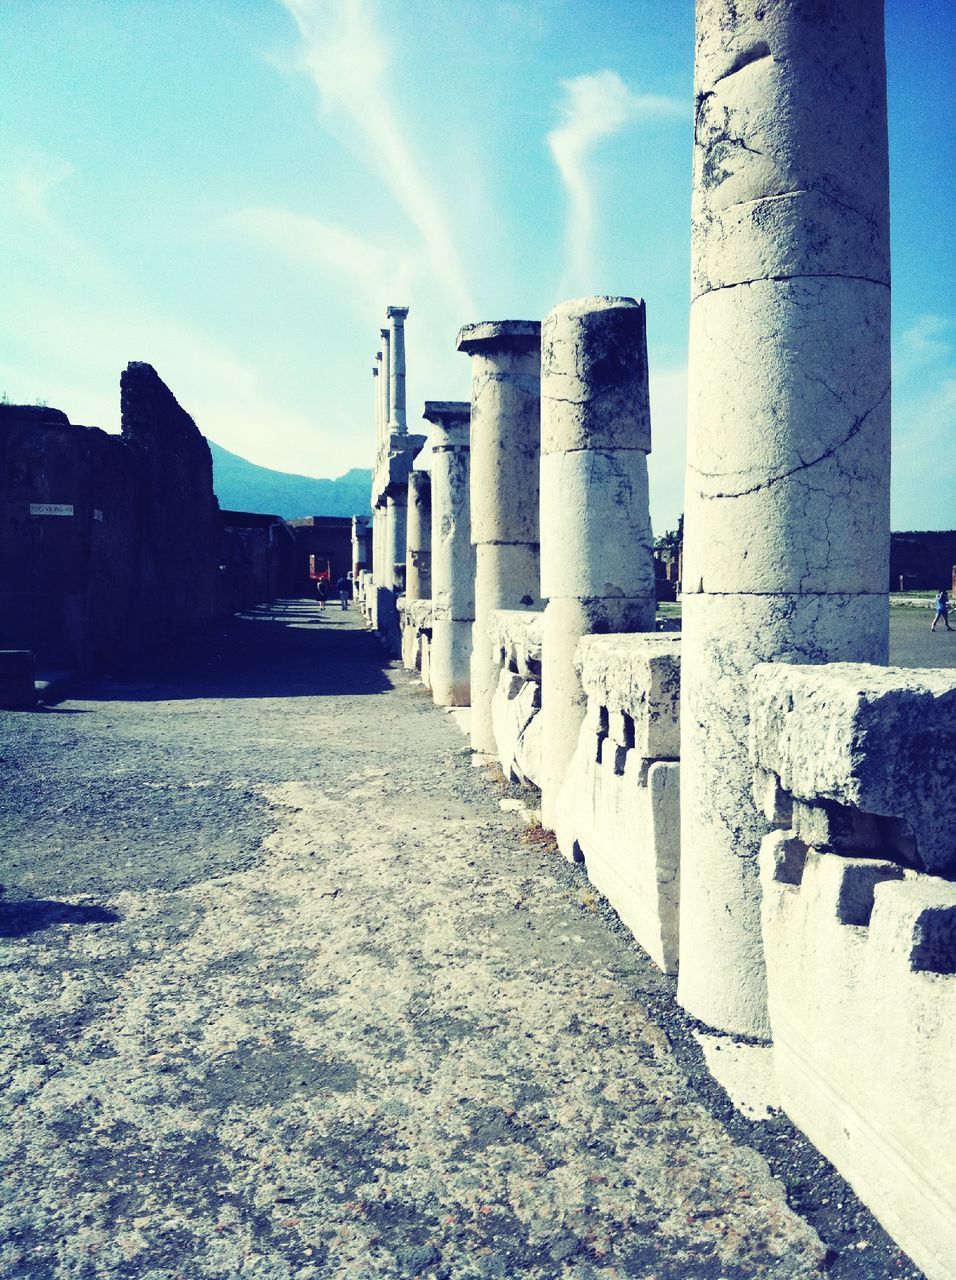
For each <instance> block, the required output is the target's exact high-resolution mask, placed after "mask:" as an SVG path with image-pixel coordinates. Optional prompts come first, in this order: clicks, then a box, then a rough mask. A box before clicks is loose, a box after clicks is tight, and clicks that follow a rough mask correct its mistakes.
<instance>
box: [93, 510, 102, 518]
mask: <svg viewBox="0 0 956 1280" xmlns="http://www.w3.org/2000/svg"><path fill="white" fill-rule="evenodd" d="M93 519H94V520H100V521H102V519H103V512H102V511H99V510H97V508H96V507H94V508H93Z"/></svg>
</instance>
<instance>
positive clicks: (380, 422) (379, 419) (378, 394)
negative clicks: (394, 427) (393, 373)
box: [372, 351, 385, 450]
mask: <svg viewBox="0 0 956 1280" xmlns="http://www.w3.org/2000/svg"><path fill="white" fill-rule="evenodd" d="M372 378H373V379H374V382H375V448H376V450H377V449H378V448H379V446H380V445H381V443H382V435H383V433H384V431H385V415H384V413H383V411H382V405H383V400H382V386H383V373H382V353H381V351H376V352H375V363H374V365H372Z"/></svg>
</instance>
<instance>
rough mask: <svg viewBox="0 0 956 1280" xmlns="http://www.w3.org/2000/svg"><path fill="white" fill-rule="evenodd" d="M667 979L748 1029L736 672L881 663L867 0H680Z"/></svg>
mask: <svg viewBox="0 0 956 1280" xmlns="http://www.w3.org/2000/svg"><path fill="white" fill-rule="evenodd" d="M695 92H696V101H697V119H696V129H695V152H694V195H693V263H692V274H693V288H692V294H693V301H692V308H691V324H690V331H691V342H690V359H689V433H688V470H687V492H686V498H685V512H686V523H685V541H684V571H683V584H684V585H683V590H684V596H683V600H684V615H683V635H684V677H683V678H684V689H683V694H682V697H683V704H684V713H685V717H686V723H685V731H684V734H683V760H682V764H683V778H682V801H681V804H682V828H683V839H684V851H683V859H682V890H681V921H682V928H681V935H682V954H681V971H680V980H679V985H678V996H679V999H680V1001H681V1003H682V1004H684V1006H685V1007H686V1008H687V1009H688V1010H689V1011H690V1012H691V1013H693V1014H694V1015H695V1016H696V1017H698V1018H700V1019H701V1020H702V1021H704V1022H706V1023H708V1024H710V1025H711V1026H714V1027H716V1028H719V1029H722V1030H725V1031H734V1032H743V1033H746V1034H750V1035H755V1036H761V1035H765V1034H766V1033H767V1031H768V1022H767V1012H766V984H765V976H764V972H763V958H762V949H761V944H760V938H759V906H758V899H759V883H758V876H757V866H756V858H757V851H758V847H759V842H760V839H761V837H762V835H763V834H764V833H765V832H766V820H765V819H764V818H763V817H762V815H761V814H760V813H759V812H758V810H757V808H756V806H755V804H754V800H753V795H752V790H751V786H750V776H749V775H750V768H749V762H748V760H747V690H746V687H745V686H746V675H747V673H748V671H749V670H750V669H751V668H752V667H753V666H754V665H755V664H756V663H757V662H760V661H780V660H784V661H809V662H827V661H833V660H857V661H877V662H879V661H885V659H886V628H887V609H886V601H885V594H884V593H885V591H886V583H887V572H888V570H887V564H888V553H889V473H888V457H889V383H890V370H889V289H888V282H889V235H888V192H887V149H886V107H885V69H884V65H883V52H882V6H881V5H880V4H879V3H878V2H877V0H861V3H859V4H853V5H841V6H837V5H834V6H819V5H806V6H804V5H794V4H792V3H790V2H789V0H761V2H760V3H757V0H746V2H745V3H739V0H700V3H699V4H698V6H697V60H696V75H695Z"/></svg>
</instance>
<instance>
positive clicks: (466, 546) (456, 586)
mask: <svg viewBox="0 0 956 1280" xmlns="http://www.w3.org/2000/svg"><path fill="white" fill-rule="evenodd" d="M470 417H471V406H470V405H469V404H468V403H467V401H457V400H452V401H447V400H427V401H426V402H425V413H424V418H425V421H426V422H430V423H431V425H432V431H431V444H432V472H431V475H432V480H431V498H432V643H431V687H432V697H433V699H434V700H435V702H436V703H437V705H438V706H440V707H467V706H468V704H469V701H470V697H471V694H470V664H471V630H472V625H473V623H474V620H475V548H474V547H473V546H472V543H471V506H470V497H469V471H470V451H469V427H468V424H469V419H470Z"/></svg>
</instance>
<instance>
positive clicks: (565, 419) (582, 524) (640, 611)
mask: <svg viewBox="0 0 956 1280" xmlns="http://www.w3.org/2000/svg"><path fill="white" fill-rule="evenodd" d="M649 449H650V409H649V400H648V382H647V337H646V329H645V319H644V303H643V302H639V301H637V300H636V299H634V298H605V297H599V298H581V299H577V300H575V301H573V302H566V303H562V305H561V306H559V307H555V309H554V310H553V311H552V312H551V313H550V314H549V315H548V316H547V317H546V318H545V320H544V323H543V324H542V327H541V450H542V452H541V591H542V595H544V596H545V597H546V598H547V600H548V605H547V610H546V614H545V624H544V664H543V682H542V691H541V693H542V739H543V744H544V754H543V759H542V778H541V812H542V820H543V822H544V825H545V826H547V827H551V828H553V827H554V825H555V820H556V814H557V802H558V793H559V791H560V789H561V786H562V784H563V782H564V779H565V774H566V773H567V769H568V765H569V763H570V761H571V757H572V755H573V754H574V750H575V744H576V742H577V739H578V731H579V730H580V728H581V721H582V719H583V717H584V707H585V701H586V699H585V696H584V692H583V690H582V688H581V685H580V681H579V680H578V675H577V671H576V669H575V665H574V651H575V648H576V646H577V642H578V640H579V639H580V638H581V636H583V635H587V634H588V633H590V632H595V631H598V632H599V631H630V630H653V629H654V607H655V606H654V552H653V536H652V533H651V522H650V514H649V510H648V494H647V453H648V450H649Z"/></svg>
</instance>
